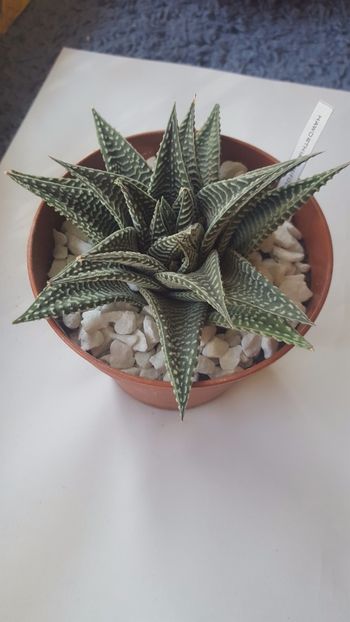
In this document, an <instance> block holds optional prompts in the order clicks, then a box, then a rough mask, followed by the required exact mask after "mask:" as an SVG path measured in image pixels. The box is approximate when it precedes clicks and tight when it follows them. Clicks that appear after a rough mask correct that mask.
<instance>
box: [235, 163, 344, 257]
mask: <svg viewBox="0 0 350 622" xmlns="http://www.w3.org/2000/svg"><path fill="white" fill-rule="evenodd" d="M345 166H347V165H342V166H337V167H336V168H333V169H330V170H329V171H325V172H324V173H320V174H317V175H313V176H312V177H307V178H306V179H302V180H300V181H297V182H295V183H294V184H289V185H288V186H282V187H281V188H276V189H275V190H272V191H271V192H269V193H268V194H267V195H265V198H264V199H263V200H262V201H261V203H259V205H257V206H256V208H255V209H254V210H253V211H251V212H250V213H249V214H248V215H247V216H246V217H245V218H244V219H243V220H242V221H241V222H240V224H239V225H238V228H237V229H236V230H235V232H234V234H233V236H232V242H231V243H232V247H233V248H235V249H236V250H237V251H238V252H240V253H241V254H242V255H247V254H248V253H249V252H251V251H252V250H254V249H255V248H258V247H259V245H260V244H261V242H262V241H263V240H264V239H265V238H266V237H267V236H268V235H269V234H270V233H272V232H273V231H275V229H277V227H278V226H279V225H281V224H282V223H283V222H284V221H285V220H287V219H288V218H290V216H292V214H294V212H295V211H296V210H297V209H298V208H299V207H301V205H303V204H304V203H305V202H306V201H307V199H308V198H310V197H311V196H312V195H313V194H314V192H316V191H317V190H319V189H320V188H321V186H323V185H324V184H325V183H327V181H329V180H330V179H331V178H332V177H333V176H334V175H335V174H336V173H338V172H339V171H341V170H342V169H343V168H345Z"/></svg>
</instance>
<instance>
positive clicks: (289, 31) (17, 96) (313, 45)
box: [0, 0, 350, 156]
mask: <svg viewBox="0 0 350 622" xmlns="http://www.w3.org/2000/svg"><path fill="white" fill-rule="evenodd" d="M63 46H69V47H76V48H80V49H85V50H94V51H100V52H107V53H110V54H121V55H126V56H132V57H138V58H150V59H160V60H166V61H172V62H180V63H189V64H193V65H200V66H203V67H215V68H218V69H225V70H228V71H234V72H237V73H244V74H249V75H255V76H262V77H268V78H275V79H279V80H290V81H294V82H302V83H307V84H314V85H319V86H326V87H334V88H339V89H350V2H348V0H308V1H307V0H260V1H258V0H256V1H254V0H241V1H240V2H236V1H235V0H231V1H230V0H221V1H220V0H193V1H186V0H84V1H79V0H78V1H76V2H73V1H72V0H59V2H56V1H52V0H32V1H31V3H30V5H29V6H28V8H27V9H26V10H25V12H24V13H23V14H22V15H21V16H20V17H19V18H18V19H17V21H16V22H15V23H14V24H13V25H12V27H11V28H10V30H9V31H8V33H7V34H6V35H2V36H1V35H0V85H1V89H0V156H1V155H2V153H3V152H4V150H5V149H6V147H7V145H8V144H9V142H10V140H11V138H12V136H13V134H14V133H15V131H16V129H17V128H18V126H19V124H20V123H21V121H22V119H23V117H24V115H25V114H26V112H27V110H28V108H29V106H30V104H31V102H32V100H33V98H34V97H35V94H36V92H37V91H38V89H39V88H40V86H41V84H42V82H43V80H44V78H45V76H46V74H47V72H48V71H49V69H50V66H51V65H52V63H53V62H54V60H55V58H56V56H57V54H58V53H59V52H60V50H61V48H62V47H63Z"/></svg>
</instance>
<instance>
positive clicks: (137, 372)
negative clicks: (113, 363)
mask: <svg viewBox="0 0 350 622" xmlns="http://www.w3.org/2000/svg"><path fill="white" fill-rule="evenodd" d="M122 371H123V372H124V373H125V374H129V375H130V376H139V375H140V370H139V368H138V367H129V369H122Z"/></svg>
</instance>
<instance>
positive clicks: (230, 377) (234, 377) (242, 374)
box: [27, 130, 334, 390]
mask: <svg viewBox="0 0 350 622" xmlns="http://www.w3.org/2000/svg"><path fill="white" fill-rule="evenodd" d="M163 133H164V132H163V130H152V131H149V132H140V133H138V134H132V135H130V136H127V137H126V140H128V141H129V140H140V139H143V138H145V137H150V136H153V137H156V138H158V137H160V138H161V137H162V135H163ZM220 137H221V139H224V140H225V139H227V140H234V142H235V143H236V144H237V145H239V146H241V147H243V148H248V149H252V150H254V151H255V153H258V154H259V155H261V156H262V157H264V158H266V156H268V158H269V159H270V160H271V164H274V163H277V162H278V161H279V160H278V159H277V158H275V157H274V156H272V155H270V154H269V153H267V152H266V151H264V150H263V149H260V148H259V147H255V146H254V145H252V144H251V143H247V142H245V141H242V140H239V139H236V138H233V137H232V136H227V135H225V134H221V135H220ZM97 154H100V150H99V149H96V150H94V151H92V152H90V153H89V154H87V155H86V156H84V157H83V158H82V159H81V160H79V162H78V164H82V165H84V164H83V163H84V162H85V161H86V160H87V159H88V158H90V157H92V156H95V155H97ZM68 176H69V175H68V173H65V174H64V175H63V177H68ZM309 201H310V202H311V203H312V204H313V208H314V209H315V210H316V211H317V213H318V217H319V218H320V220H321V221H322V222H323V225H324V230H325V234H326V238H327V245H328V247H329V255H330V258H331V260H330V262H329V264H328V265H327V270H326V274H325V279H324V287H323V289H322V293H321V295H320V297H319V300H318V302H317V303H316V305H315V307H314V309H313V310H312V312H311V313H308V312H307V309H306V314H307V316H308V317H309V319H310V320H311V321H312V322H314V320H315V319H316V318H317V316H318V315H319V313H320V311H321V309H322V307H323V305H324V303H325V301H326V298H327V295H328V292H329V288H330V285H331V280H332V274H333V261H334V254H333V245H332V239H331V235H330V231H329V227H328V223H327V220H326V218H325V216H324V214H323V212H322V209H321V207H320V205H319V204H318V202H317V201H316V199H314V198H313V197H312V198H310V199H309V200H308V202H309ZM45 206H46V201H43V200H42V201H40V204H39V206H38V208H37V210H36V212H35V214H34V219H33V221H32V225H31V227H30V231H29V237H28V242H27V271H28V276H29V281H30V285H31V289H32V291H33V294H34V295H35V296H37V295H38V294H39V293H40V291H41V290H40V288H39V287H38V286H37V282H36V278H35V274H34V270H33V265H32V261H31V259H32V255H33V254H32V248H33V237H34V232H35V230H36V226H37V222H38V219H39V218H40V215H41V211H42V210H43V209H44V208H45ZM50 209H53V208H50ZM46 321H47V322H48V324H49V325H50V326H51V328H52V329H53V330H54V331H55V333H56V334H57V335H58V336H59V337H60V338H61V339H62V340H63V341H64V342H65V343H66V345H68V346H69V347H70V348H72V349H73V350H74V351H75V352H76V353H77V354H79V355H80V356H82V357H83V358H85V359H86V360H87V361H89V362H90V363H92V364H93V365H94V366H95V367H97V368H98V369H100V370H101V371H103V372H104V373H107V374H108V375H110V376H112V377H114V378H116V379H120V380H124V379H125V378H127V379H128V381H130V382H132V383H135V384H138V385H140V384H141V385H145V386H149V387H154V388H157V390H158V389H160V390H162V389H163V390H169V387H170V386H171V383H170V382H168V381H164V380H150V379H148V378H140V376H133V375H131V374H127V373H126V372H123V371H121V370H120V369H116V368H114V367H113V368H111V367H110V366H109V365H108V364H107V363H105V362H104V361H101V360H100V359H97V358H95V357H94V356H93V355H92V354H90V353H89V352H85V351H84V350H82V348H80V346H79V345H78V344H76V343H75V342H74V341H72V339H70V338H69V336H68V335H67V334H66V333H65V331H64V330H63V328H62V327H61V326H60V324H59V323H58V322H57V321H56V320H54V319H52V318H46ZM311 326H312V325H309V324H304V325H299V326H298V327H297V328H296V330H297V331H298V332H299V333H300V334H301V335H305V333H307V331H308V330H309V329H310V328H311ZM292 348H294V345H292V344H284V345H283V346H281V347H280V348H279V349H278V350H277V352H275V354H273V355H272V356H271V357H270V358H268V359H263V360H262V361H260V362H258V363H254V364H253V365H252V366H251V367H248V368H247V369H242V371H239V372H236V373H233V374H232V373H231V374H227V375H225V376H221V377H219V378H213V379H209V380H199V381H197V382H194V383H193V384H192V387H196V388H200V387H203V388H204V387H214V386H219V385H225V384H230V383H232V381H235V382H236V381H238V380H242V379H243V378H246V377H247V376H251V375H252V374H254V373H256V372H257V371H259V370H261V369H264V368H265V367H268V366H269V365H271V364H272V363H274V362H275V361H278V360H279V359H280V358H281V357H282V356H284V355H285V354H287V352H289V350H291V349H292Z"/></svg>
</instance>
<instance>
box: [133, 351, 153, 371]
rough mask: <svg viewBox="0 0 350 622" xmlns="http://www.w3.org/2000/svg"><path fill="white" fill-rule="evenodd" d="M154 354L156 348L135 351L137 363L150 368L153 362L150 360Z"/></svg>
mask: <svg viewBox="0 0 350 622" xmlns="http://www.w3.org/2000/svg"><path fill="white" fill-rule="evenodd" d="M154 354H155V351H154V350H150V351H149V352H135V361H136V365H138V366H139V367H143V368H145V369H149V368H150V367H152V364H151V363H150V361H149V360H150V358H151V356H153V355H154Z"/></svg>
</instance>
